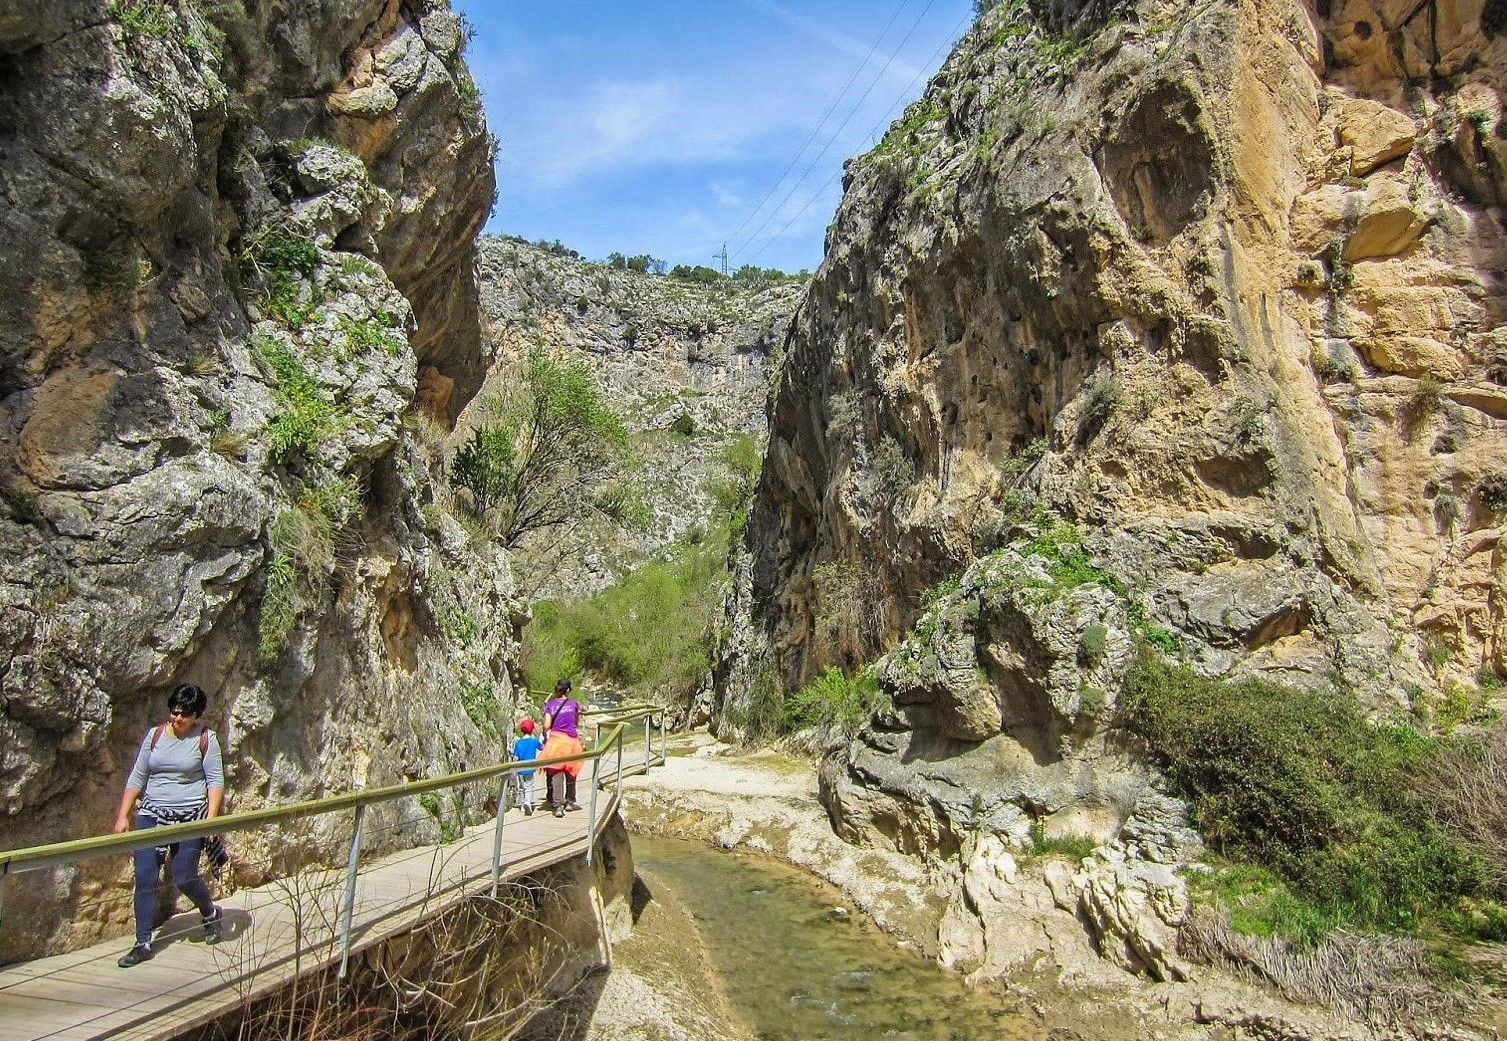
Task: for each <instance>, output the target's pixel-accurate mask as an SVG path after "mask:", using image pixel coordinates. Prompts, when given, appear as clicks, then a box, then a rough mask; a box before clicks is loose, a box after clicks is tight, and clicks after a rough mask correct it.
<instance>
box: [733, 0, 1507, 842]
mask: <svg viewBox="0 0 1507 1041" xmlns="http://www.w3.org/2000/svg"><path fill="white" fill-rule="evenodd" d="M1503 25H1504V23H1503V19H1502V17H1501V12H1500V10H1499V8H1498V5H1495V4H1486V5H1484V6H1483V4H1482V3H1480V2H1475V0H1461V2H1454V0H1438V2H1430V3H1425V4H1423V5H1417V4H1413V3H1401V2H1399V3H1390V2H1387V0H1381V2H1376V3H1372V2H1367V0H1336V2H1335V3H1333V4H1324V5H1321V6H1320V7H1319V8H1318V9H1315V8H1313V7H1309V6H1306V5H1304V4H1299V3H1292V2H1288V0H1244V2H1231V3H1214V4H1207V5H1197V6H1194V7H1191V8H1189V7H1181V6H1174V5H1163V4H1158V3H1146V2H1140V3H1131V4H1122V5H1118V6H1114V7H1112V8H1111V7H1109V6H1108V5H1080V4H1076V3H1066V4H1063V3H1055V4H1026V5H1019V4H1001V5H999V6H997V7H996V8H995V9H994V10H993V11H991V12H990V13H989V14H987V15H985V16H984V17H983V18H982V19H981V20H980V21H979V23H978V24H977V25H976V26H975V28H974V29H973V30H972V31H971V32H970V33H969V34H968V35H967V36H966V38H965V39H964V40H963V41H962V42H961V43H960V44H959V45H958V47H957V48H956V49H955V51H954V53H953V54H952V56H951V57H950V59H949V60H948V62H947V64H946V66H945V67H944V68H943V70H942V71H941V73H940V74H939V75H938V76H937V77H936V78H935V79H934V80H933V81H932V83H931V85H930V86H929V87H928V89H927V92H926V94H925V96H924V97H923V98H922V99H921V100H920V101H918V102H916V103H915V104H914V105H913V106H912V107H911V108H910V109H909V110H908V111H907V113H906V115H905V117H904V118H903V119H902V120H901V121H899V122H897V124H896V125H895V126H894V127H892V128H891V131H890V133H889V135H888V136H887V137H886V138H885V140H884V141H883V142H882V143H881V144H880V145H879V146H878V147H877V148H876V149H875V150H874V151H873V152H871V153H869V154H868V155H866V156H864V157H861V158H858V159H855V160H853V161H852V163H851V165H850V166H849V168H848V171H847V177H846V193H845V197H844V200H843V203H842V206H841V209H840V211H839V213H838V215H837V218H836V220H835V222H834V223H833V225H832V227H831V229H830V231H829V235H828V242H827V255H826V260H825V262H824V263H823V266H822V268H821V269H820V271H819V272H818V274H817V277H816V280H815V283H814V285H813V287H812V290H811V293H810V295H809V297H808V299H807V301H806V302H805V304H804V305H803V306H802V309H801V311H800V312H799V314H798V317H797V320H796V323H795V326H794V330H793V333H792V338H791V346H790V350H789V354H788V358H787V360H786V362H785V365H784V368H783V371H782V373H781V377H780V383H779V386H778V389H777V391H776V393H775V396H774V398H773V401H772V412H771V421H770V428H771V429H770V447H769V451H768V455H767V457H766V462H765V467H764V472H763V476H762V483H761V485H760V488H759V492H758V496H757V500H756V505H755V508H754V512H753V516H752V519H751V522H750V525H749V537H748V541H747V544H746V558H745V560H744V566H745V567H746V569H747V576H748V577H747V584H746V586H745V588H743V589H741V590H739V591H737V592H736V594H735V596H734V598H733V599H732V600H731V601H730V603H731V605H732V613H733V616H734V621H735V623H736V624H735V625H734V626H733V634H732V637H731V638H730V640H729V642H728V644H727V646H726V649H725V650H726V653H725V655H724V659H723V662H722V665H721V667H720V668H719V671H718V681H719V698H720V700H719V702H718V705H717V711H718V713H719V715H720V719H721V721H722V725H724V726H727V727H729V728H736V727H737V726H738V725H739V724H740V722H742V721H743V720H746V719H750V718H753V717H754V716H756V715H757V711H758V702H759V700H760V697H761V690H763V689H767V676H768V669H769V668H771V667H773V668H776V669H777V670H778V671H779V673H780V676H781V679H782V680H783V683H784V685H785V687H786V688H787V689H788V688H793V687H796V686H799V685H801V684H803V683H805V682H807V681H809V680H810V679H811V678H812V677H813V676H814V675H816V674H817V673H818V672H819V671H820V670H822V669H823V668H824V667H826V666H827V665H829V664H832V663H836V664H839V665H842V666H844V667H848V668H852V667H854V666H857V665H859V664H861V663H867V662H873V661H875V660H878V659H881V658H882V661H881V664H880V675H881V679H882V680H883V683H884V686H885V688H886V690H887V692H888V693H889V694H891V695H892V697H893V700H894V708H893V709H892V710H890V711H887V712H885V713H883V714H881V716H880V717H878V718H877V719H875V720H874V721H873V722H872V724H871V726H869V727H868V728H867V729H865V730H864V731H863V732H862V734H861V735H860V737H859V739H858V740H856V741H854V742H853V743H852V744H851V745H850V746H848V747H846V748H843V749H840V750H838V751H837V752H835V753H834V755H833V756H832V758H830V759H829V761H828V763H827V764H826V767H825V768H824V771H823V778H824V794H825V796H826V799H827V802H828V806H829V810H830V812H831V813H832V816H833V820H834V823H835V824H836V825H837V826H838V827H839V829H840V830H841V831H842V832H843V833H844V834H846V835H848V836H850V837H852V838H853V839H854V840H856V841H865V842H877V843H881V844H884V845H888V846H894V847H897V848H912V849H916V850H919V851H930V852H933V853H941V854H943V855H949V856H950V855H953V854H955V853H956V852H957V851H958V850H959V849H960V848H961V846H962V845H963V844H964V842H965V837H966V836H967V835H969V834H972V833H974V832H976V831H977V830H978V829H980V828H983V829H984V830H985V831H987V832H991V833H994V834H999V835H1003V836H1012V837H1014V838H1015V839H1016V840H1019V839H1020V837H1021V836H1023V835H1024V833H1025V831H1026V829H1028V828H1029V827H1030V825H1031V823H1032V822H1035V823H1037V824H1043V823H1044V824H1045V825H1047V826H1048V827H1052V826H1054V822H1056V821H1060V820H1066V819H1070V818H1072V817H1073V816H1074V815H1076V816H1077V818H1078V819H1077V820H1076V821H1075V822H1074V823H1072V824H1071V826H1069V827H1067V828H1065V829H1064V830H1065V831H1068V832H1077V833H1080V834H1085V835H1088V836H1090V837H1092V838H1094V839H1095V841H1098V842H1105V841H1110V842H1115V843H1119V844H1121V845H1122V846H1123V845H1126V844H1134V843H1136V842H1138V841H1140V840H1141V839H1142V838H1145V837H1147V836H1150V837H1151V838H1152V839H1153V840H1154V841H1153V842H1152V845H1153V846H1154V847H1156V848H1159V849H1172V850H1174V853H1173V854H1172V855H1173V856H1174V857H1175V856H1176V853H1175V847H1176V846H1177V845H1178V843H1179V842H1180V841H1181V838H1180V837H1186V829H1185V827H1184V825H1183V823H1182V822H1181V821H1180V820H1179V819H1177V817H1178V815H1177V814H1176V813H1175V812H1170V813H1166V812H1162V809H1163V808H1161V803H1162V801H1163V800H1164V799H1165V797H1164V796H1162V795H1161V794H1160V793H1159V792H1158V791H1157V790H1156V789H1155V786H1154V785H1152V786H1146V785H1144V784H1143V783H1142V782H1141V781H1136V780H1135V777H1136V776H1137V771H1136V769H1135V768H1134V766H1133V764H1131V763H1127V762H1126V761H1125V760H1123V759H1122V758H1120V757H1119V756H1117V755H1114V754H1112V753H1111V752H1110V751H1108V750H1106V748H1105V744H1104V741H1103V740H1102V727H1103V724H1105V723H1107V722H1109V721H1112V719H1113V711H1114V698H1115V691H1116V689H1117V684H1118V682H1119V679H1120V677H1121V676H1122V675H1123V671H1122V670H1123V668H1124V665H1125V663H1126V661H1127V656H1128V655H1129V653H1130V647H1131V641H1132V637H1133V635H1134V633H1136V632H1139V633H1141V634H1142V635H1145V634H1148V633H1151V634H1154V635H1155V636H1156V637H1157V638H1159V639H1162V640H1164V641H1165V642H1167V643H1173V642H1175V643H1176V645H1177V646H1178V647H1179V648H1180V649H1181V653H1182V654H1183V655H1184V656H1186V657H1187V658H1188V659H1189V660H1190V662H1191V663H1192V664H1194V665H1195V666H1196V667H1197V668H1199V669H1201V670H1203V671H1205V672H1207V673H1210V674H1216V675H1236V676H1245V675H1253V674H1262V675H1267V676H1271V677H1274V678H1277V679H1281V680H1283V681H1286V682H1291V683H1296V684H1302V685H1312V686H1320V687H1323V686H1329V685H1343V686H1347V687H1351V688H1353V689H1355V690H1356V691H1358V692H1359V693H1360V694H1361V695H1362V696H1363V697H1364V698H1366V699H1368V700H1369V701H1370V702H1371V703H1372V704H1373V705H1375V706H1376V707H1377V708H1378V709H1379V710H1383V711H1390V710H1403V711H1405V710H1408V709H1410V708H1411V709H1413V710H1415V711H1418V712H1420V713H1424V714H1426V713H1427V711H1428V705H1429V704H1430V702H1431V701H1432V700H1433V699H1437V698H1438V697H1439V696H1440V695H1441V692H1442V691H1444V690H1446V689H1448V688H1449V686H1450V685H1451V684H1455V683H1458V684H1461V685H1463V686H1464V687H1465V688H1466V689H1467V690H1472V689H1473V688H1474V687H1475V684H1476V677H1477V674H1478V669H1480V667H1481V666H1482V665H1489V666H1493V667H1494V668H1495V669H1496V670H1498V671H1501V670H1503V667H1504V665H1507V660H1504V658H1507V599H1504V582H1503V579H1504V568H1507V563H1504V555H1503V545H1502V534H1503V526H1504V512H1503V511H1504V508H1507V494H1504V488H1507V484H1504V483H1503V477H1502V474H1503V472H1504V470H1507V438H1504V437H1503V432H1504V426H1507V387H1504V384H1507V369H1504V364H1503V357H1504V356H1503V343H1504V340H1503V336H1504V332H1503V329H1502V326H1501V322H1502V293H1501V291H1502V274H1503V271H1504V267H1507V240H1504V236H1503V230H1502V229H1503V226H1504V225H1503V211H1502V208H1501V206H1502V201H1503V191H1504V189H1507V165H1504V162H1503V160H1504V158H1507V151H1504V149H1507V146H1504V144H1503V139H1504V133H1503V131H1502V129H1501V128H1502V127H1503V125H1504V124H1503V122H1502V115H1503V109H1502V101H1501V90H1502V87H1503V73H1504V69H1507V35H1504V32H1507V31H1504V27H1503ZM1053 518H1057V519H1058V520H1060V521H1062V522H1064V523H1065V525H1066V526H1067V527H1063V526H1062V525H1059V524H1056V523H1055V522H1054V520H1053ZM1080 538H1081V540H1082V541H1081V543H1079V542H1076V541H1074V540H1076V539H1080ZM1064 539H1065V540H1066V542H1064ZM1064 544H1071V545H1075V546H1081V555H1080V556H1081V559H1078V558H1075V562H1074V563H1073V564H1072V566H1071V567H1069V568H1067V570H1068V571H1073V572H1075V573H1071V574H1069V573H1051V570H1050V567H1049V566H1048V565H1049V564H1050V563H1051V561H1056V562H1057V565H1058V566H1059V567H1061V566H1062V561H1063V558H1062V557H1061V556H1060V555H1059V554H1058V553H1057V551H1056V550H1057V547H1060V546H1061V545H1064ZM1044 547H1045V548H1046V550H1048V552H1045V553H1044V554H1043V553H1042V552H1040V551H1042V550H1043V548H1044ZM1043 568H1046V569H1047V570H1045V571H1044V570H1042V569H1043ZM1085 568H1089V569H1092V571H1091V572H1089V571H1085V570H1083V569H1085ZM959 577H961V583H952V584H951V585H949V586H942V587H940V588H938V589H937V591H936V593H934V594H933V596H932V597H931V598H930V603H929V604H926V603H923V599H924V598H923V595H922V594H923V591H925V590H927V589H928V588H930V587H934V586H937V584H938V583H940V582H943V581H944V580H947V581H949V582H950V583H951V582H952V580H955V579H958V578H959ZM918 620H919V624H917V623H918ZM913 625H915V626H916V628H915V630H914V632H913V634H912V636H911V638H910V639H909V640H908V641H907V642H905V643H903V644H899V645H898V647H897V641H898V640H899V639H900V637H901V636H902V634H904V633H905V632H906V631H907V630H910V629H911V627H912V626H913ZM1122 777H1125V778H1128V779H1126V780H1123V783H1122V781H1121V780H1117V778H1122ZM1142 808H1144V810H1143V809H1142ZM1145 810H1155V811H1157V813H1159V814H1161V823H1159V824H1157V825H1155V826H1154V827H1151V828H1150V829H1149V830H1148V829H1147V828H1145V827H1144V826H1143V825H1142V824H1138V823H1137V821H1138V820H1143V818H1144V815H1145ZM969 841H971V840H969ZM1153 859H1155V858H1153Z"/></svg>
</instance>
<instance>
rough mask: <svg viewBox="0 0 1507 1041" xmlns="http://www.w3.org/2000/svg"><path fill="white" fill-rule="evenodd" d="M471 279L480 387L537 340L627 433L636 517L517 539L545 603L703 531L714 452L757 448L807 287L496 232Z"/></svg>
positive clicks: (720, 462)
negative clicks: (594, 254)
mask: <svg viewBox="0 0 1507 1041" xmlns="http://www.w3.org/2000/svg"><path fill="white" fill-rule="evenodd" d="M478 271H479V274H480V278H481V287H482V289H481V292H482V309H483V312H484V314H485V317H486V320H487V335H488V337H489V338H490V339H491V341H492V343H493V344H494V345H495V347H494V350H495V353H496V358H497V360H496V362H495V363H494V366H493V369H492V371H491V372H490V373H489V374H488V376H487V382H486V392H485V393H486V394H493V393H503V392H505V391H506V390H507V388H508V386H509V385H510V384H511V383H512V382H513V381H514V380H515V379H516V376H517V373H518V372H519V370H520V367H521V363H522V362H523V360H524V359H525V358H526V357H527V355H528V352H529V350H531V349H532V348H534V347H536V346H542V347H544V348H546V349H548V350H551V351H554V352H556V353H558V354H559V355H560V356H562V357H564V358H567V359H572V360H577V359H579V360H582V361H585V362H586V363H587V364H588V365H589V366H590V368H591V371H592V372H593V374H594V375H595V376H596V379H597V382H598V385H599V386H600V387H601V389H602V391H603V394H604V396H605V398H606V400H607V404H608V406H609V407H611V408H612V409H613V410H614V411H615V412H616V413H617V414H618V415H619V416H620V417H621V418H622V419H623V421H624V423H625V425H626V426H627V428H628V431H629V435H630V438H631V440H632V450H633V453H634V456H635V459H634V466H633V471H634V472H633V475H632V483H633V485H634V487H633V492H632V494H633V495H634V496H635V498H636V501H638V502H641V503H642V505H643V507H644V508H645V509H644V511H643V513H644V516H643V517H642V518H641V520H640V522H639V523H638V524H637V525H636V526H634V525H623V524H621V523H616V524H615V523H610V522H609V521H608V519H607V518H604V517H588V518H583V521H582V523H581V524H580V525H579V526H578V527H576V528H575V529H573V530H571V531H569V532H567V533H565V534H564V535H563V537H562V536H561V534H560V533H559V532H558V531H551V532H549V533H547V536H546V537H542V538H538V539H534V540H529V541H525V543H524V544H523V546H522V547H521V548H520V552H519V554H518V559H517V565H518V568H519V570H520V572H521V573H527V575H528V577H529V580H530V581H529V587H530V589H531V590H534V591H536V592H537V593H539V594H540V595H545V596H560V595H564V596H582V595H585V594H587V593H592V592H595V591H597V590H599V589H601V588H603V587H605V586H607V585H610V584H611V583H612V582H613V581H614V580H615V579H616V578H617V577H618V576H619V575H621V573H622V572H623V571H624V570H625V569H627V568H629V567H631V566H633V565H634V564H636V563H638V562H640V561H641V560H643V559H644V557H645V556H647V555H650V554H652V553H654V552H655V551H657V550H659V549H661V548H662V547H664V546H665V545H666V544H668V543H670V542H672V541H674V540H675V539H677V538H680V537H682V536H684V535H686V534H687V533H688V532H691V531H692V530H694V529H696V528H698V527H701V526H704V525H705V524H706V523H707V518H708V516H709V514H710V513H711V510H712V505H713V498H712V495H711V493H710V490H709V489H710V487H711V484H712V482H714V481H725V480H727V479H728V477H729V470H728V466H727V463H726V461H725V459H724V458H723V454H724V452H725V451H726V450H727V449H728V447H729V446H730V445H731V444H732V443H733V442H734V441H735V440H736V439H737V438H739V437H749V438H752V439H753V440H754V441H755V442H756V444H757V448H758V449H760V450H762V448H763V443H764V436H765V425H764V406H765V398H766V395H767V394H768V391H769V386H770V379H771V367H772V364H775V363H776V359H777V356H778V353H779V351H780V350H781V349H782V348H783V346H784V341H785V336H786V332H787V330H788V327H789V324H790V318H791V316H792V314H793V313H794V312H795V309H796V305H797V304H798V303H799V301H800V298H801V297H802V295H803V294H804V292H805V288H806V284H807V283H806V281H805V280H804V279H776V280H770V281H768V282H765V283H746V282H737V281H734V280H732V279H725V280H723V281H722V282H719V283H713V284H703V283H698V282H691V281H684V280H680V279H672V278H668V277H666V276H664V275H655V274H649V273H646V272H639V271H632V270H627V269H623V268H615V267H609V266H607V265H603V264H594V263H591V262H589V261H584V260H581V259H579V258H578V257H576V256H575V255H573V254H571V253H567V252H561V251H560V250H559V249H558V248H555V249H551V248H546V247H543V246H540V245H530V244H528V243H526V242H521V241H519V240H516V239H510V238H493V237H488V238H484V239H483V240H482V242H481V250H480V258H479V267H478ZM484 396H485V395H484ZM477 400H478V402H479V401H481V400H482V399H481V398H478V399H477ZM465 427H466V424H465V423H462V425H461V427H460V429H459V430H458V432H457V436H458V437H463V436H464V434H465Z"/></svg>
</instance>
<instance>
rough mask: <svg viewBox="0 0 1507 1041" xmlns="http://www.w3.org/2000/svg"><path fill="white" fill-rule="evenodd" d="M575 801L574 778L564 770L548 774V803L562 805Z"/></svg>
mask: <svg viewBox="0 0 1507 1041" xmlns="http://www.w3.org/2000/svg"><path fill="white" fill-rule="evenodd" d="M575 801H576V779H575V778H574V777H572V776H570V774H568V773H566V772H565V771H564V770H556V771H554V772H553V773H551V774H550V775H549V804H550V805H551V806H564V805H566V804H567V803H572V802H575Z"/></svg>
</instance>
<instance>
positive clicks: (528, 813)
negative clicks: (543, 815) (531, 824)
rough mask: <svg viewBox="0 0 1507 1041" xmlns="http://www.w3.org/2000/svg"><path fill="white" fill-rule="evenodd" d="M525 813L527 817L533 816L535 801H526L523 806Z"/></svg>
mask: <svg viewBox="0 0 1507 1041" xmlns="http://www.w3.org/2000/svg"><path fill="white" fill-rule="evenodd" d="M523 815H524V816H525V817H532V816H533V815H534V805H533V803H526V804H525V805H524V807H523Z"/></svg>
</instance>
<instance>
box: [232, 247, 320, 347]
mask: <svg viewBox="0 0 1507 1041" xmlns="http://www.w3.org/2000/svg"><path fill="white" fill-rule="evenodd" d="M241 259H242V260H243V261H245V262H246V263H247V264H248V265H249V266H250V267H251V268H252V269H253V270H255V271H256V273H257V275H258V277H260V278H261V280H262V286H263V288H264V289H265V291H266V296H265V297H264V299H263V303H264V305H265V307H266V310H267V313H268V314H269V315H271V316H272V317H273V318H275V319H277V320H278V321H279V322H281V323H282V324H283V325H285V326H287V327H288V328H290V329H299V328H302V327H303V326H305V325H307V324H308V323H309V322H310V321H312V320H313V319H314V318H315V317H316V316H317V314H318V310H319V305H320V304H321V303H322V302H323V299H322V297H321V296H320V294H319V292H318V288H317V287H316V286H314V285H313V283H312V279H313V277H314V273H315V272H316V271H317V270H318V269H319V247H317V246H316V245H314V240H313V239H311V238H309V237H308V236H307V235H303V234H300V233H298V232H296V231H293V230H291V229H289V228H286V227H283V226H280V225H274V226H272V227H269V228H265V229H263V230H262V231H261V232H259V233H257V234H255V235H253V236H250V237H249V238H248V241H247V243H246V246H245V248H244V249H243V250H242V251H241ZM306 284H308V286H309V289H308V292H307V294H306V293H305V292H304V287H305V285H306Z"/></svg>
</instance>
